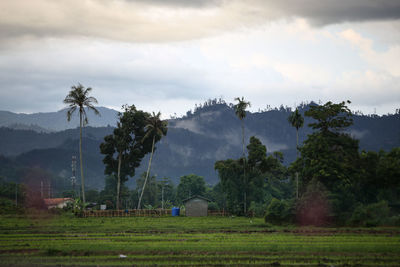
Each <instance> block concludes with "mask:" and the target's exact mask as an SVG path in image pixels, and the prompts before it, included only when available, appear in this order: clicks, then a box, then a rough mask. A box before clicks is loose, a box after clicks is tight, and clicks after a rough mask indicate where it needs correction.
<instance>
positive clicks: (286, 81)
mask: <svg viewBox="0 0 400 267" xmlns="http://www.w3.org/2000/svg"><path fill="white" fill-rule="evenodd" d="M78 82H79V83H82V84H83V85H84V86H90V87H92V88H93V91H92V92H93V96H95V97H96V98H97V99H98V101H99V105H101V106H106V107H110V108H114V109H117V110H120V107H121V106H122V105H123V104H135V105H136V106H137V107H138V108H140V109H144V110H146V111H161V112H162V114H163V115H164V117H166V118H168V117H169V115H171V114H174V113H176V114H178V115H182V114H184V113H185V112H186V111H187V110H189V109H192V108H193V107H194V105H195V104H196V103H201V102H204V101H205V100H207V99H208V98H219V97H222V98H223V99H225V100H226V101H227V102H233V99H234V97H237V96H244V97H245V98H246V99H247V100H249V101H250V102H251V103H252V110H255V111H256V110H258V109H264V108H265V107H266V106H267V105H270V106H272V107H274V106H279V105H280V104H283V105H288V106H291V107H293V106H295V105H296V104H299V103H300V102H303V101H311V100H313V101H319V100H320V101H322V102H325V101H335V102H338V101H342V100H347V99H349V100H351V101H352V104H351V105H350V107H351V109H353V110H361V111H362V112H364V113H366V114H370V113H374V111H375V110H376V112H377V113H378V114H386V113H394V111H395V110H396V109H397V108H400V1H398V0H346V1H338V0H332V1H330V0H325V1H321V0H302V1H297V0H277V1H272V0H246V1H244V0H243V1H239V0H226V1H225V0H190V1H189V0H57V1H54V0H1V1H0V110H9V111H13V112H24V113H33V112H46V111H56V110H59V109H61V108H63V107H64V105H63V103H62V100H63V99H64V97H65V96H66V95H67V93H68V91H69V89H70V87H71V86H72V85H76V84H77V83H78Z"/></svg>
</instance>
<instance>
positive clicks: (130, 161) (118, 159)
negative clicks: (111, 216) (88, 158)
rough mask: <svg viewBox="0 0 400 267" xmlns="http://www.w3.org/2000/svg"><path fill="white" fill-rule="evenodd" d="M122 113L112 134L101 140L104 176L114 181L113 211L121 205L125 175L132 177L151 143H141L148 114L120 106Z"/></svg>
mask: <svg viewBox="0 0 400 267" xmlns="http://www.w3.org/2000/svg"><path fill="white" fill-rule="evenodd" d="M123 108H124V109H125V111H124V112H123V113H119V115H118V116H119V121H118V123H117V128H115V129H114V132H113V134H111V135H107V136H106V137H104V143H102V144H101V145H100V151H101V153H102V154H104V155H105V157H104V159H103V162H104V164H105V165H106V168H105V174H108V175H112V176H113V177H115V176H116V178H117V184H116V186H117V199H116V209H117V210H118V209H119V204H120V187H121V184H124V183H125V182H126V181H127V179H128V176H131V177H133V176H134V175H135V168H137V167H139V165H140V162H141V160H142V159H143V157H144V156H145V155H146V154H147V153H149V152H150V150H151V140H145V141H144V142H142V140H143V138H144V136H145V135H146V131H145V126H146V124H147V119H148V118H149V116H150V114H148V113H146V112H143V111H141V110H137V109H136V107H135V106H134V105H132V106H128V105H126V106H123Z"/></svg>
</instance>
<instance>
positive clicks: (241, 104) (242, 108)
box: [234, 96, 250, 157]
mask: <svg viewBox="0 0 400 267" xmlns="http://www.w3.org/2000/svg"><path fill="white" fill-rule="evenodd" d="M235 101H238V103H237V104H236V105H235V106H234V109H235V114H236V116H237V117H238V118H239V119H240V121H241V123H242V145H243V157H245V152H244V121H243V119H244V118H245V117H246V109H247V107H250V102H246V101H245V100H244V97H243V96H242V99H240V98H239V97H236V98H235Z"/></svg>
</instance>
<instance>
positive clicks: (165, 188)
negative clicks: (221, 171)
mask: <svg viewBox="0 0 400 267" xmlns="http://www.w3.org/2000/svg"><path fill="white" fill-rule="evenodd" d="M157 192H159V194H158V202H160V203H161V208H166V205H165V204H166V203H173V202H175V198H176V190H175V187H174V183H173V182H172V180H171V179H170V178H168V177H163V178H162V179H161V180H160V181H158V182H157Z"/></svg>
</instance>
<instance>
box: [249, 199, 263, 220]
mask: <svg viewBox="0 0 400 267" xmlns="http://www.w3.org/2000/svg"><path fill="white" fill-rule="evenodd" d="M265 211H266V207H265V204H263V203H256V202H254V201H252V202H251V203H250V208H249V212H250V213H251V214H253V215H254V216H255V217H264V215H265Z"/></svg>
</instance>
